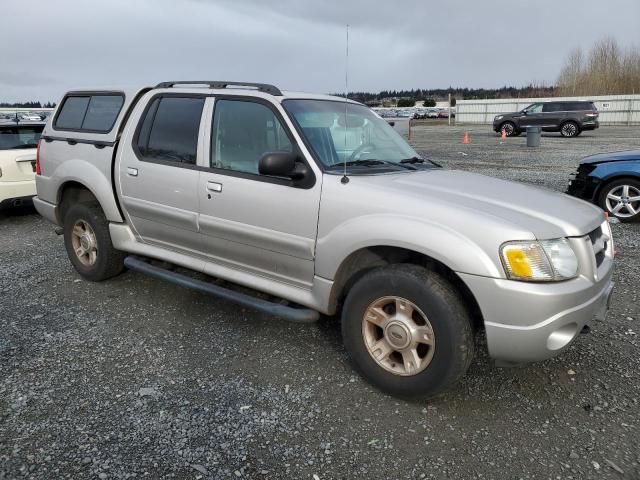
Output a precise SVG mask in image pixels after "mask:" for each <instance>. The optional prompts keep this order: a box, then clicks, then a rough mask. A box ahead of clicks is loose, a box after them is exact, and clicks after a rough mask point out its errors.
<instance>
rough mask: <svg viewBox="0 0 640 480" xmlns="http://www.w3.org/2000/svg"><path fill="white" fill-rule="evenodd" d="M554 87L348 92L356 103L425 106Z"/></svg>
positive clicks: (549, 91) (533, 93)
mask: <svg viewBox="0 0 640 480" xmlns="http://www.w3.org/2000/svg"><path fill="white" fill-rule="evenodd" d="M554 91H555V89H554V87H552V86H544V85H535V84H530V85H527V86H525V87H513V86H511V87H509V86H504V87H500V88H467V87H465V88H457V87H449V88H413V89H411V90H382V91H380V92H378V93H372V92H349V95H348V96H349V98H350V99H352V100H355V101H357V102H361V103H366V104H375V103H380V102H382V101H384V100H385V99H389V98H395V99H403V98H404V99H412V100H414V101H420V102H422V101H424V102H426V103H425V105H426V104H427V103H428V104H431V103H433V104H434V105H435V102H436V100H446V99H447V98H448V97H449V94H451V97H452V98H453V99H456V98H457V99H463V100H476V99H494V98H525V97H539V96H553V95H554ZM334 95H337V96H339V97H344V93H334Z"/></svg>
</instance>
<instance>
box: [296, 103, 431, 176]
mask: <svg viewBox="0 0 640 480" xmlns="http://www.w3.org/2000/svg"><path fill="white" fill-rule="evenodd" d="M283 105H284V107H285V109H286V110H287V112H289V114H290V115H291V116H292V117H293V118H294V120H295V121H296V123H297V124H298V126H299V128H300V130H301V132H302V134H303V135H304V137H305V140H306V141H307V144H308V145H310V146H311V148H312V149H313V151H314V153H315V154H316V156H317V158H318V159H319V160H320V161H321V162H322V163H323V164H324V166H325V167H327V168H337V167H338V166H342V165H343V164H344V162H347V165H351V166H355V165H359V166H384V167H385V168H389V167H392V168H393V169H400V168H403V169H404V168H405V167H404V166H403V164H402V163H401V162H402V161H403V160H404V161H405V163H406V162H407V161H420V162H424V160H422V159H421V158H420V156H419V155H418V154H417V153H416V152H415V150H414V149H413V148H411V147H410V146H409V145H408V144H407V142H406V141H405V140H404V139H403V138H402V137H401V136H400V135H399V134H398V133H397V132H396V131H395V130H394V129H393V128H392V127H391V126H390V125H389V124H388V123H387V122H386V121H385V120H383V119H382V118H380V117H379V116H378V115H377V114H375V113H374V112H373V111H372V110H370V109H369V108H367V107H365V106H362V105H357V104H353V103H345V102H339V101H332V100H285V101H284V102H283ZM345 109H346V116H345ZM430 166H434V165H433V164H430Z"/></svg>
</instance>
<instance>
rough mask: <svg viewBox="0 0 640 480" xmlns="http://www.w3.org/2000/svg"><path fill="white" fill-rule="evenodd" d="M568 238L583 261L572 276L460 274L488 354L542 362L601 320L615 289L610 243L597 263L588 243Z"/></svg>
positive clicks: (504, 358) (519, 360) (510, 360)
mask: <svg viewBox="0 0 640 480" xmlns="http://www.w3.org/2000/svg"><path fill="white" fill-rule="evenodd" d="M571 240H572V241H573V242H575V244H576V246H577V248H576V246H574V250H576V249H577V250H578V251H577V252H576V253H577V254H578V256H579V259H580V257H583V260H586V262H587V265H586V266H585V263H584V261H583V262H582V263H581V264H582V265H583V267H582V268H583V270H582V271H581V272H580V274H579V276H578V277H577V278H575V279H573V280H568V281H564V282H555V283H529V282H518V281H513V280H506V279H499V278H488V277H480V276H475V275H468V274H459V275H460V277H461V278H462V280H463V281H464V282H465V283H466V284H467V286H468V287H469V289H470V290H471V291H472V293H473V294H474V296H475V298H476V300H477V302H478V304H479V307H480V310H481V312H482V315H483V318H484V324H485V329H486V336H487V345H488V349H489V355H490V356H491V357H492V358H494V359H496V360H501V361H504V362H513V363H524V362H535V361H539V360H545V359H547V358H550V357H553V356H555V355H558V354H559V353H560V352H562V351H563V350H565V349H566V348H567V347H568V346H569V345H570V344H571V342H572V341H573V340H574V339H575V338H576V337H577V336H578V335H579V333H580V330H582V327H584V326H585V325H586V324H588V323H589V322H591V321H592V320H593V319H600V320H604V318H605V316H606V312H607V310H608V306H609V301H610V298H611V293H612V291H613V282H612V280H611V279H612V274H613V246H612V244H611V243H610V244H609V246H608V248H607V251H606V253H605V257H604V259H603V260H602V263H601V264H600V265H599V266H597V267H596V265H595V257H593V251H591V258H587V257H588V250H587V246H588V245H589V244H588V241H585V240H583V239H571ZM580 243H583V245H582V246H583V247H584V248H583V249H582V251H580V245H579V244H580Z"/></svg>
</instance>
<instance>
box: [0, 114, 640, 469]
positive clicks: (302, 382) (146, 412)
mask: <svg viewBox="0 0 640 480" xmlns="http://www.w3.org/2000/svg"><path fill="white" fill-rule="evenodd" d="M463 131H464V130H463V128H461V127H455V128H446V127H427V126H418V127H414V128H413V129H412V141H413V142H414V144H415V146H416V148H417V149H418V150H420V151H421V152H423V153H425V154H428V155H429V156H430V157H432V158H434V159H436V160H438V161H440V162H442V163H443V164H445V165H446V166H449V167H452V168H462V169H466V170H474V171H478V172H482V173H486V174H489V175H495V176H499V177H503V178H509V179H515V180H520V181H525V182H530V183H534V184H538V185H542V186H545V187H547V188H554V189H560V190H562V189H564V187H565V184H566V179H567V175H568V174H569V173H570V172H571V171H572V170H573V168H574V165H575V162H576V160H577V159H578V158H579V157H581V156H583V155H586V154H589V153H595V152H599V151H607V150H615V149H624V148H630V147H632V146H634V142H637V138H638V136H639V135H638V133H639V132H638V129H635V130H634V129H625V128H616V129H612V128H609V129H606V128H602V129H601V130H599V131H598V132H596V133H594V134H585V135H584V136H581V137H579V138H576V139H572V140H566V139H561V138H559V137H556V136H545V137H544V138H543V139H542V146H541V148H539V149H526V147H524V142H525V139H524V138H515V139H508V140H507V143H506V144H504V145H501V144H500V139H499V137H497V136H494V135H493V134H487V129H486V128H483V127H475V129H472V130H470V134H471V144H470V145H462V144H461V139H462V133H463ZM636 145H637V144H636ZM460 152H462V153H460ZM463 153H464V154H466V155H463ZM613 231H614V235H615V239H616V242H617V246H618V248H619V249H620V250H621V255H620V257H619V259H618V262H617V267H616V273H615V281H616V282H617V287H616V293H615V299H614V302H613V309H612V310H611V311H610V313H609V317H608V319H607V321H606V322H598V323H596V324H594V325H593V328H592V333H591V334H590V335H582V336H580V338H579V339H578V340H577V341H576V342H575V343H574V344H573V345H572V346H571V347H570V348H569V350H568V351H567V352H566V353H564V354H563V355H562V356H560V357H558V358H555V359H552V360H549V361H546V362H542V363H538V364H534V365H529V366H525V367H522V368H515V369H499V368H496V367H494V366H493V365H492V364H491V362H490V361H489V359H488V358H487V356H486V354H485V353H483V351H482V348H480V350H479V352H478V355H477V357H476V359H475V360H474V363H473V365H472V366H471V369H470V371H469V373H468V375H467V377H466V378H465V379H464V381H463V382H462V383H461V384H459V385H457V386H456V387H454V388H453V389H452V390H450V391H449V392H448V393H446V394H444V395H442V396H441V397H439V398H437V399H435V400H431V401H429V402H426V401H419V402H404V401H399V400H397V399H394V398H391V397H388V396H386V395H384V394H382V393H379V392H377V391H376V390H374V389H372V388H371V387H369V386H368V385H367V384H365V383H364V382H363V381H362V380H361V379H360V378H359V377H358V376H356V375H355V374H354V372H353V371H352V369H351V367H350V365H349V364H348V362H347V358H346V354H345V352H344V350H343V348H342V346H341V342H340V332H339V327H338V325H337V322H335V321H334V320H332V319H325V320H323V321H321V322H320V323H319V324H317V325H313V326H297V325H293V324H288V323H285V322H283V321H281V320H278V319H275V318H271V317H268V316H264V315H260V314H255V313H253V312H251V311H245V310H243V309H240V308H238V307H236V306H234V305H233V304H230V303H226V302H223V301H218V300H216V299H214V298H209V297H206V296H204V295H201V294H198V293H194V292H191V291H187V290H184V289H181V288H179V287H175V286H172V285H168V284H165V283H162V282H160V281H157V280H152V279H149V278H145V277H143V276H142V275H140V274H137V273H134V272H127V273H125V274H123V275H121V276H119V277H117V278H115V279H113V280H111V281H108V282H104V283H99V284H93V283H89V282H86V281H84V280H81V279H80V278H79V277H78V275H77V274H76V273H75V272H74V270H73V269H72V267H71V265H70V263H69V262H68V260H67V258H66V254H65V251H64V247H63V242H62V239H61V238H60V237H57V236H56V235H55V234H54V233H53V229H52V228H51V226H50V225H49V224H47V223H46V222H45V221H44V220H43V219H41V218H40V217H38V216H37V215H36V214H34V213H33V212H32V211H28V210H27V211H23V212H13V213H12V214H10V215H4V216H2V217H0V268H1V271H2V276H1V277H0V378H1V379H2V382H1V383H0V479H4V478H6V479H14V478H42V479H45V478H46V479H51V478H56V479H57V478H74V479H75V478H99V479H105V478H106V479H110V478H185V479H186V478H193V479H197V478H232V479H234V478H269V479H270V478H296V479H298V478H299V479H306V478H308V479H316V478H317V479H330V478H331V479H333V478H345V479H349V478H356V477H368V478H384V479H393V478H397V479H401V478H438V479H439V478H465V479H467V478H478V479H494V478H495V479H505V478H520V479H541V478H553V479H556V478H563V479H585V478H625V479H638V478H640V416H639V415H638V412H639V411H640V401H639V400H638V398H639V396H640V373H639V372H640V368H639V367H640V355H638V354H639V352H640V348H639V347H640V335H637V334H640V308H639V307H638V291H639V290H640V288H639V287H640V255H638V254H637V249H638V247H640V244H639V243H640V224H635V225H623V224H616V225H613ZM480 347H482V344H481V342H480Z"/></svg>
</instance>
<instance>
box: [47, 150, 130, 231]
mask: <svg viewBox="0 0 640 480" xmlns="http://www.w3.org/2000/svg"><path fill="white" fill-rule="evenodd" d="M53 177H54V178H55V179H56V180H57V182H60V183H59V186H58V188H57V191H56V204H57V205H58V209H57V210H58V214H57V215H58V217H59V218H58V220H59V221H60V223H61V222H62V220H63V219H64V213H63V211H64V208H67V207H68V205H69V203H68V202H70V201H74V200H81V201H82V200H83V199H88V200H89V201H91V198H90V197H89V196H88V194H90V195H91V196H93V198H94V199H95V200H96V201H97V203H98V204H99V205H100V208H102V211H103V212H104V215H105V217H106V218H107V220H108V221H111V222H122V221H123V219H122V216H121V215H120V211H119V210H118V205H117V204H116V199H115V193H114V191H113V186H112V183H111V179H110V178H108V177H106V176H105V175H104V174H103V172H102V171H101V170H100V169H99V168H97V167H96V166H95V165H93V164H91V163H90V162H88V161H85V160H80V159H73V160H68V161H65V162H63V163H62V164H61V165H60V167H59V168H58V169H57V170H56V171H55V172H54V175H53ZM67 195H71V197H67ZM65 197H67V200H66V201H67V204H66V205H65V206H63V203H64V202H65Z"/></svg>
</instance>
